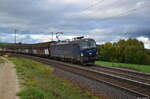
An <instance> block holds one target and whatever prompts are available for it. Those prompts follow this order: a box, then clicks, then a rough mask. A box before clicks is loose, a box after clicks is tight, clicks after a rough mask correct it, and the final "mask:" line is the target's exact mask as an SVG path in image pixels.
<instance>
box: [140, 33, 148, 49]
mask: <svg viewBox="0 0 150 99" xmlns="http://www.w3.org/2000/svg"><path fill="white" fill-rule="evenodd" d="M137 39H138V40H139V41H142V42H143V43H144V45H145V48H147V49H150V39H149V38H148V37H144V36H140V37H137Z"/></svg>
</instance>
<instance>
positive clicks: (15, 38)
mask: <svg viewBox="0 0 150 99" xmlns="http://www.w3.org/2000/svg"><path fill="white" fill-rule="evenodd" d="M14 33H15V35H14V40H15V44H16V43H17V35H16V34H17V29H15V31H14Z"/></svg>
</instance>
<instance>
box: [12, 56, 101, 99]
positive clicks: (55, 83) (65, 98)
mask: <svg viewBox="0 0 150 99" xmlns="http://www.w3.org/2000/svg"><path fill="white" fill-rule="evenodd" d="M9 60H11V61H12V62H13V63H14V64H15V65H16V69H17V74H18V76H19V79H20V83H21V86H22V88H23V90H22V91H21V92H20V93H18V95H19V96H20V99H98V98H97V97H95V96H92V95H91V94H89V93H88V92H86V91H83V90H80V89H79V88H78V87H75V86H74V85H73V84H71V83H70V82H68V81H65V80H62V79H60V78H58V77H57V76H55V75H54V74H53V73H52V72H53V68H51V67H48V66H44V65H43V64H41V63H39V62H35V61H32V60H28V59H24V58H15V57H10V58H9Z"/></svg>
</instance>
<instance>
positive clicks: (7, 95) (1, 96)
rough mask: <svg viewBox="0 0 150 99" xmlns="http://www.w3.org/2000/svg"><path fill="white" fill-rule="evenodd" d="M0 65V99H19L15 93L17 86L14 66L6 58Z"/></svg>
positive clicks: (17, 89)
mask: <svg viewBox="0 0 150 99" xmlns="http://www.w3.org/2000/svg"><path fill="white" fill-rule="evenodd" d="M3 59H4V60H5V62H4V63H2V64H0V99H19V97H17V96H16V93H17V92H18V91H19V84H18V80H17V76H16V71H15V68H14V64H12V63H11V62H10V61H8V60H7V59H6V58H3Z"/></svg>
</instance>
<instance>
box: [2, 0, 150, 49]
mask: <svg viewBox="0 0 150 99" xmlns="http://www.w3.org/2000/svg"><path fill="white" fill-rule="evenodd" d="M14 29H17V30H18V31H17V41H18V42H23V43H36V42H43V41H49V40H51V33H50V32H64V34H63V35H62V36H60V39H69V38H73V37H75V36H85V37H91V38H94V39H95V40H96V41H97V43H104V42H108V41H112V42H114V41H117V40H119V39H127V38H130V37H132V38H137V39H138V40H140V41H143V42H144V43H145V47H146V48H150V0H0V41H1V42H12V43H13V42H14Z"/></svg>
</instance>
